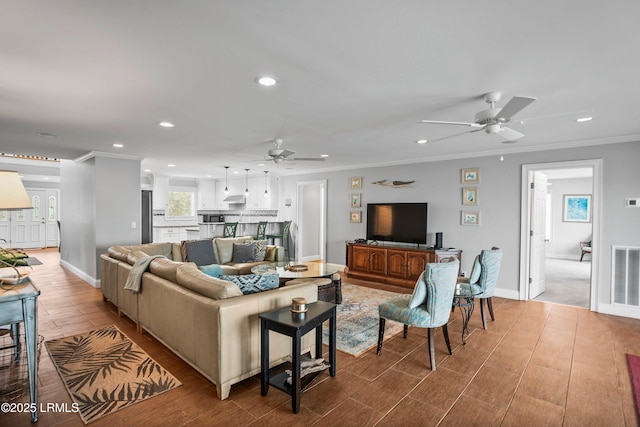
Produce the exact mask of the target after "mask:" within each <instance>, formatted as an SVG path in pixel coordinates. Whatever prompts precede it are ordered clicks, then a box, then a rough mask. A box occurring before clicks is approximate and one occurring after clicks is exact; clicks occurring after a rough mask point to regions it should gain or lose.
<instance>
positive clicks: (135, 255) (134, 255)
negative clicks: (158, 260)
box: [127, 251, 160, 265]
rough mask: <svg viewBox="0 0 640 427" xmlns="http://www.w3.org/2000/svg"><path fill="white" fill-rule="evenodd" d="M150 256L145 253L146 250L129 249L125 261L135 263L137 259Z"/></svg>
mask: <svg viewBox="0 0 640 427" xmlns="http://www.w3.org/2000/svg"><path fill="white" fill-rule="evenodd" d="M154 255H160V254H154ZM148 256H150V254H148V253H146V252H142V251H131V252H129V253H128V254H127V263H129V264H131V265H133V264H135V263H136V261H138V260H139V259H142V258H146V257H148Z"/></svg>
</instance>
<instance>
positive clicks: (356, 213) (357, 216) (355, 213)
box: [350, 211, 362, 222]
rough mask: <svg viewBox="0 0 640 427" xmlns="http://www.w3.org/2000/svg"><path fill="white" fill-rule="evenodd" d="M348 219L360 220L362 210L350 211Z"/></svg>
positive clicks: (352, 220)
mask: <svg viewBox="0 0 640 427" xmlns="http://www.w3.org/2000/svg"><path fill="white" fill-rule="evenodd" d="M350 221H351V222H362V212H361V211H351V215H350Z"/></svg>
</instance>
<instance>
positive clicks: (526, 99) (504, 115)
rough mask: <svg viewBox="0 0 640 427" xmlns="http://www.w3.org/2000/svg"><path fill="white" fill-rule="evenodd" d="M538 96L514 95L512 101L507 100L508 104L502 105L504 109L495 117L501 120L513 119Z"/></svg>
mask: <svg viewBox="0 0 640 427" xmlns="http://www.w3.org/2000/svg"><path fill="white" fill-rule="evenodd" d="M536 99H538V98H534V97H532V96H514V97H513V98H511V101H509V102H507V105H505V106H504V107H502V110H500V112H499V113H498V114H496V117H495V119H496V120H497V121H499V122H502V123H504V122H508V121H509V120H511V117H513V116H515V115H516V114H518V113H519V112H520V111H521V110H522V109H524V108H525V107H526V106H527V105H529V104H531V103H532V102H533V101H535V100H536Z"/></svg>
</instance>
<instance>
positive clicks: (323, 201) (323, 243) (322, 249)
mask: <svg viewBox="0 0 640 427" xmlns="http://www.w3.org/2000/svg"><path fill="white" fill-rule="evenodd" d="M311 185H315V186H319V187H320V201H319V202H320V224H307V223H306V222H305V218H304V209H303V207H304V200H303V197H302V196H303V191H302V190H303V188H304V187H305V186H311ZM297 199H298V200H297V217H298V239H297V240H298V244H297V245H296V248H295V249H296V260H299V261H307V260H305V259H303V258H302V257H301V255H302V254H301V249H302V247H303V244H302V242H304V239H305V231H306V232H307V234H308V233H311V230H313V233H314V234H315V233H317V231H316V230H317V229H318V227H319V228H320V233H319V235H320V241H319V243H318V245H319V247H318V251H319V255H320V257H321V259H322V260H324V261H325V262H326V256H327V180H326V179H320V180H314V181H299V182H298V183H297Z"/></svg>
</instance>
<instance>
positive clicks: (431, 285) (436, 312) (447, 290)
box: [419, 259, 460, 328]
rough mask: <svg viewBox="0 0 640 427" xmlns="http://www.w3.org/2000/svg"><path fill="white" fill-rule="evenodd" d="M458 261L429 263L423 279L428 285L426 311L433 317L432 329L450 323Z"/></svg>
mask: <svg viewBox="0 0 640 427" xmlns="http://www.w3.org/2000/svg"><path fill="white" fill-rule="evenodd" d="M459 266H460V261H458V260H457V259H455V260H453V261H450V262H439V263H429V264H427V268H426V269H425V271H424V273H422V277H421V278H420V279H419V280H424V282H425V283H426V285H427V297H426V300H425V309H426V310H427V312H429V314H430V315H431V324H430V327H432V328H437V327H438V326H442V325H444V324H446V323H447V322H448V321H449V316H450V315H451V304H452V302H453V293H454V292H455V289H456V280H457V278H458V267H459Z"/></svg>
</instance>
